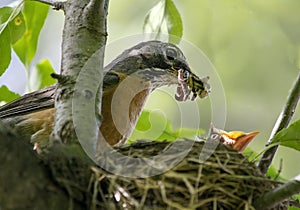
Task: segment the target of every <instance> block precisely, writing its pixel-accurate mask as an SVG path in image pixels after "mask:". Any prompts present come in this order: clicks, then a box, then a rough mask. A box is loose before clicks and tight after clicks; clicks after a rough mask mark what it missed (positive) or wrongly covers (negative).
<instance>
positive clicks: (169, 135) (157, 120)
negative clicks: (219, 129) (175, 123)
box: [128, 110, 204, 143]
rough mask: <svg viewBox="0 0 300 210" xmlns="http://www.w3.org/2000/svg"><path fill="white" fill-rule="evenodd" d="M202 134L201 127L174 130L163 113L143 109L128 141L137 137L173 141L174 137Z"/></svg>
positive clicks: (189, 136)
mask: <svg viewBox="0 0 300 210" xmlns="http://www.w3.org/2000/svg"><path fill="white" fill-rule="evenodd" d="M203 134H204V130H202V129H190V128H179V129H177V130H174V129H173V128H172V125H171V122H170V121H169V120H168V119H166V118H165V116H164V115H163V114H161V113H160V112H156V111H149V110H144V111H143V112H142V114H141V116H140V118H139V120H138V122H137V125H136V127H135V130H134V131H133V133H132V135H131V137H130V139H129V140H128V143H132V142H135V141H136V140H139V139H149V140H156V141H164V140H167V141H174V140H176V139H184V138H189V139H194V138H195V136H200V135H203Z"/></svg>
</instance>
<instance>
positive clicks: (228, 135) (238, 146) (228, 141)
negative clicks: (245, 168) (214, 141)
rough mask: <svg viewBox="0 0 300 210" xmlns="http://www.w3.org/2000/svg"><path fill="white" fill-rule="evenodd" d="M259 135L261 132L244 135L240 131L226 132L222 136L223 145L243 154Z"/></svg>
mask: <svg viewBox="0 0 300 210" xmlns="http://www.w3.org/2000/svg"><path fill="white" fill-rule="evenodd" d="M257 134H259V131H253V132H250V133H243V132H240V131H231V132H226V131H224V132H222V133H221V136H222V140H223V144H225V145H228V146H229V147H231V148H233V149H235V150H237V151H239V152H243V151H244V150H245V148H246V147H247V146H248V144H249V143H250V142H251V141H252V140H253V138H254V137H255V136H256V135H257Z"/></svg>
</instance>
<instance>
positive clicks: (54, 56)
mask: <svg viewBox="0 0 300 210" xmlns="http://www.w3.org/2000/svg"><path fill="white" fill-rule="evenodd" d="M174 2H175V4H176V6H177V9H178V10H179V11H180V14H181V16H182V20H183V29H184V31H183V39H184V40H187V41H189V42H191V43H193V44H194V45H196V46H197V47H198V48H199V49H201V50H202V51H203V52H204V53H205V54H206V56H207V57H208V58H209V59H210V61H211V62H212V64H213V65H214V66H215V69H216V71H217V73H218V75H219V77H220V79H221V81H222V84H223V88H224V91H225V97H226V101H227V118H226V125H225V129H226V130H242V131H246V132H248V131H253V130H259V131H260V132H261V133H260V134H259V135H258V136H257V137H256V138H255V140H254V141H253V142H252V143H251V144H250V147H251V148H252V149H254V150H255V151H257V152H259V151H262V149H263V147H264V145H265V143H266V141H267V139H268V136H269V135H270V133H271V130H272V127H273V126H274V124H275V121H276V119H277V117H278V115H279V113H280V111H281V109H282V107H283V105H284V103H285V100H286V97H287V94H288V92H289V89H290V87H291V85H292V83H293V81H294V80H295V78H296V76H297V74H298V72H299V67H300V12H299V9H300V1H299V0H264V1H261V0H235V1H234V0H231V1H230V0H199V1H191V0H190V1H188V0H186V1H179V0H175V1H174ZM156 3H157V1H149V0H126V1H110V7H109V14H108V34H109V37H108V38H109V39H108V43H113V41H114V40H116V39H120V38H122V37H124V36H130V35H135V34H139V33H142V28H143V22H144V17H145V16H146V14H147V12H148V10H149V9H150V8H152V6H154V5H155V4H156ZM62 27H63V14H62V12H56V11H50V13H49V17H48V19H47V21H46V23H45V27H44V29H43V31H42V33H41V37H40V45H39V48H38V51H37V56H36V58H35V60H36V61H38V60H40V59H42V58H44V57H49V58H50V61H51V62H52V64H53V66H54V68H55V69H56V70H58V69H59V67H60V45H61V33H62ZM50 40H51V41H50ZM187 59H188V60H189V58H187ZM202 76H203V75H202ZM213 88H214V87H212V91H213V90H214V89H213ZM159 97H164V96H163V94H162V96H160V95H159V93H158V94H157V93H156V95H155V93H154V94H153V96H152V97H150V100H149V102H148V103H147V105H146V107H147V109H151V106H152V105H153V104H155V103H157V101H159V102H160V103H166V102H165V101H164V102H162V101H163V99H160V98H159ZM189 103H192V102H189ZM201 103H203V104H201ZM205 103H207V102H206V101H203V102H200V103H199V110H201V111H202V112H205V111H206V109H205V107H207V105H205ZM164 106H165V108H166V110H167V111H168V112H169V113H171V114H166V115H167V117H168V118H169V117H170V118H172V119H171V120H173V121H174V120H175V121H176V119H177V118H176V116H177V114H176V112H177V110H170V109H169V108H168V105H164ZM299 109H300V108H298V110H297V111H296V113H295V116H294V118H293V121H295V120H296V119H299V118H300V110H299ZM162 112H164V110H162ZM187 112H188V110H187ZM209 112H210V110H209ZM172 113H173V114H172ZM187 115H191V116H193V113H187ZM204 116H205V114H204ZM206 117H209V116H206ZM190 120H191V121H192V120H193V118H192V117H190ZM299 132H300V131H299ZM280 159H283V165H282V172H281V175H283V176H285V177H287V178H292V177H294V176H296V175H298V174H300V163H299V159H300V154H299V152H296V151H294V150H291V149H287V148H283V147H281V148H280V149H279V152H278V153H277V155H276V160H275V162H274V165H275V166H276V167H277V168H279V162H280Z"/></svg>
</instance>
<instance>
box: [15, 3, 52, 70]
mask: <svg viewBox="0 0 300 210" xmlns="http://www.w3.org/2000/svg"><path fill="white" fill-rule="evenodd" d="M48 10H49V6H48V5H45V4H40V3H38V2H34V1H25V3H24V9H23V14H24V18H25V21H26V31H25V33H24V35H23V36H22V38H21V39H20V40H19V41H18V42H16V43H15V44H14V50H15V52H16V53H17V55H18V56H19V58H20V59H21V61H22V62H23V63H24V65H25V66H26V67H28V66H29V64H30V62H31V61H32V59H33V57H34V55H35V52H36V49H37V44H38V38H39V34H40V31H41V29H42V27H43V25H44V22H45V20H46V17H47V15H48Z"/></svg>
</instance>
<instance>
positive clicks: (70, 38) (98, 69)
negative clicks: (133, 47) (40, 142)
mask: <svg viewBox="0 0 300 210" xmlns="http://www.w3.org/2000/svg"><path fill="white" fill-rule="evenodd" d="M107 4H108V1H107V0H91V1H89V0H81V1H67V2H66V3H65V6H64V8H65V15H66V16H65V25H64V31H63V42H62V64H61V66H62V69H61V76H60V78H61V79H60V80H58V87H57V91H56V101H55V108H56V122H55V125H54V130H53V133H52V139H53V140H59V141H62V142H69V141H70V140H72V139H76V135H75V131H74V124H76V125H75V127H76V128H82V130H80V131H78V130H76V134H77V137H78V138H79V139H89V142H85V145H83V146H84V149H87V150H88V152H92V153H94V152H95V148H96V146H95V145H96V139H95V138H96V137H97V132H98V129H99V124H100V117H99V116H98V115H99V113H100V109H101V106H100V104H101V89H102V73H103V72H102V71H103V57H104V47H105V44H106V37H107V32H106V15H107ZM95 113H96V116H95ZM76 119H79V120H78V121H77V122H76ZM83 122H84V123H83ZM80 123H82V124H80ZM85 128H86V129H85ZM85 146H86V147H85Z"/></svg>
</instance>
